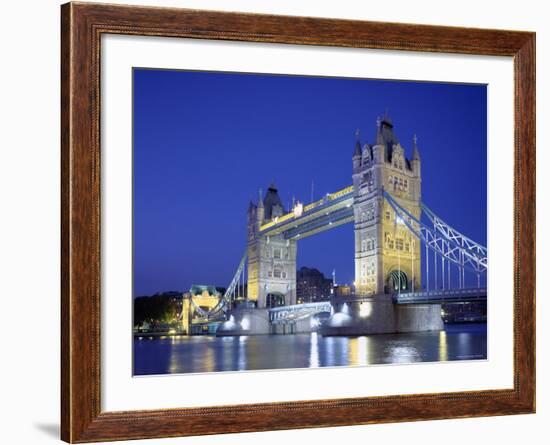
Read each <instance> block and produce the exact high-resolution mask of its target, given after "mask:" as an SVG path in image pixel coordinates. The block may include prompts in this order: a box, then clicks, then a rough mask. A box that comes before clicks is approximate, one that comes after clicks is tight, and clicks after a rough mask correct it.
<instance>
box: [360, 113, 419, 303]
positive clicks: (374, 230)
mask: <svg viewBox="0 0 550 445" xmlns="http://www.w3.org/2000/svg"><path fill="white" fill-rule="evenodd" d="M356 139H357V140H356V143H355V150H354V153H353V157H352V159H353V193H354V198H353V210H354V229H355V288H356V293H357V294H358V295H378V294H388V293H396V292H398V290H400V291H404V292H405V291H407V290H412V289H414V290H417V289H420V288H421V284H422V283H421V268H420V247H421V246H420V244H421V243H420V241H419V240H418V238H416V237H415V236H414V235H413V234H412V233H411V232H410V230H409V229H408V228H407V227H406V226H405V224H404V223H403V221H401V220H399V218H396V215H395V214H394V212H393V210H392V208H391V206H390V205H389V204H388V203H387V202H386V200H385V199H384V197H383V191H384V190H386V191H387V192H388V193H390V194H391V195H392V196H393V197H394V198H395V200H396V201H397V202H398V203H399V204H400V205H401V206H402V207H404V208H406V209H407V210H408V211H409V212H410V213H411V214H412V215H414V216H416V217H418V218H420V212H421V171H420V155H419V152H418V148H417V146H416V136H415V137H414V139H413V153H412V157H411V158H410V159H408V158H407V157H406V155H405V150H404V148H403V147H402V146H401V144H400V143H399V141H398V139H397V137H396V136H395V134H394V127H393V123H392V121H391V120H390V119H389V117H388V116H387V115H385V116H384V118H383V119H380V118H379V119H377V131H376V142H375V143H374V144H372V145H370V144H368V143H365V144H362V143H361V141H360V138H359V132H358V131H357V133H356Z"/></svg>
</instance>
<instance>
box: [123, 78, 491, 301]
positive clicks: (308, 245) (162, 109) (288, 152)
mask: <svg viewBox="0 0 550 445" xmlns="http://www.w3.org/2000/svg"><path fill="white" fill-rule="evenodd" d="M133 81H134V295H136V296H137V295H151V294H153V293H155V292H159V291H160V292H162V291H167V290H181V291H183V290H187V289H189V287H190V286H191V284H214V285H217V286H223V287H226V286H227V285H228V284H229V282H230V280H231V278H232V276H233V274H234V272H235V270H236V268H237V266H238V263H239V261H240V259H241V257H242V255H243V253H244V251H245V247H246V214H247V209H248V203H249V201H250V200H251V199H253V200H254V201H257V198H258V189H259V188H262V189H263V191H264V192H265V191H266V189H267V187H268V186H269V184H270V183H271V182H275V184H276V186H277V188H278V189H279V194H280V196H281V199H282V200H283V202H284V203H285V205H287V204H290V202H291V200H292V197H293V196H294V197H295V198H296V199H297V200H300V201H302V202H305V203H308V202H310V197H311V184H312V181H313V183H314V198H315V199H319V198H320V197H321V195H324V194H326V193H328V192H333V191H336V190H339V189H341V188H343V187H346V186H348V185H351V173H352V161H351V157H352V154H353V148H354V144H355V129H356V128H359V129H360V132H361V141H362V142H363V143H364V142H369V143H372V142H374V140H375V135H376V118H377V116H382V115H383V114H384V112H385V110H388V114H389V116H390V117H391V119H392V120H393V124H394V131H395V134H396V135H397V137H398V138H399V141H400V142H401V145H403V146H404V147H405V151H406V154H407V156H408V157H410V155H411V150H412V138H413V134H415V133H416V134H417V136H418V147H419V151H420V157H421V160H422V194H423V201H424V202H425V203H426V204H427V205H428V206H429V207H430V208H431V209H432V210H433V211H434V212H435V213H436V214H438V215H439V216H440V217H441V218H443V219H444V220H445V221H446V222H448V223H449V224H451V225H452V226H454V227H455V228H457V229H458V230H460V231H461V232H462V233H464V234H466V235H467V236H469V237H470V238H472V239H474V240H475V241H478V242H480V243H481V244H483V245H486V241H487V233H486V230H487V229H486V226H487V214H486V207H487V187H486V182H487V173H486V172H487V150H486V146H487V92H486V86H484V85H462V84H443V83H432V82H429V83H428V82H408V81H407V82H399V81H381V80H367V79H344V78H318V77H298V76H273V75H258V74H238V73H235V74H233V73H212V72H210V73H208V72H188V71H165V70H150V69H134V73H133ZM353 253H354V248H353V225H352V224H346V225H344V226H340V227H337V228H335V229H333V230H330V231H327V232H324V233H321V234H318V235H315V236H313V237H310V238H307V239H304V240H302V241H300V242H299V244H298V267H301V266H308V267H316V268H318V269H319V270H321V271H322V272H324V273H325V275H326V276H329V275H330V274H331V272H332V270H333V269H336V276H337V280H338V281H339V282H347V283H351V282H352V281H353V274H354V269H353Z"/></svg>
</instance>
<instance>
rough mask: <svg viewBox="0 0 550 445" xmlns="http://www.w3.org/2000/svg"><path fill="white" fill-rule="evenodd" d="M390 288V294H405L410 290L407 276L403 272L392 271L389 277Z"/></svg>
mask: <svg viewBox="0 0 550 445" xmlns="http://www.w3.org/2000/svg"><path fill="white" fill-rule="evenodd" d="M387 283H388V288H389V290H390V292H394V293H395V292H403V291H405V290H407V289H408V288H409V280H408V278H407V274H406V273H405V272H403V271H402V270H392V271H391V272H390V274H389V275H388V280H387Z"/></svg>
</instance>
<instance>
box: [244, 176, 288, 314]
mask: <svg viewBox="0 0 550 445" xmlns="http://www.w3.org/2000/svg"><path fill="white" fill-rule="evenodd" d="M283 214H284V207H283V204H282V202H281V198H280V197H279V193H278V191H277V188H276V187H275V185H274V184H272V185H270V186H269V188H268V189H267V193H266V195H265V197H263V196H262V192H261V191H260V193H259V197H258V204H254V203H253V202H250V205H249V208H248V290H247V292H248V294H247V296H248V299H249V300H251V301H255V302H256V304H257V307H259V308H265V307H276V306H286V305H292V304H296V252H297V245H296V241H295V240H291V239H286V238H285V237H284V234H280V235H275V236H262V235H261V234H260V227H261V226H262V225H263V224H265V223H267V222H269V221H272V220H274V219H275V218H279V217H281V216H282V215H283Z"/></svg>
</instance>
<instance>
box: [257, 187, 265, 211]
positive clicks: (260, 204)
mask: <svg viewBox="0 0 550 445" xmlns="http://www.w3.org/2000/svg"><path fill="white" fill-rule="evenodd" d="M263 207H264V198H263V197H262V189H261V188H260V189H259V190H258V208H262V209H263Z"/></svg>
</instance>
